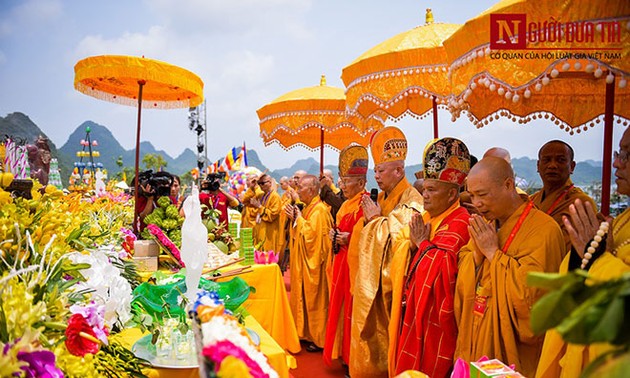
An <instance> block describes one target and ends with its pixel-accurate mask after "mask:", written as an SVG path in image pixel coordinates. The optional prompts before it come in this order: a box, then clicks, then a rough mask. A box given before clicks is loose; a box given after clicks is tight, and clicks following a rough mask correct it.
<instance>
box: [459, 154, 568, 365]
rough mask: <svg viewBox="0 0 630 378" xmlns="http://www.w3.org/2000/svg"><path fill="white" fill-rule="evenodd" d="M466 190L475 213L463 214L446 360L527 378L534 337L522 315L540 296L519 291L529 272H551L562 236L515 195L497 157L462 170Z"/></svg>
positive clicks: (538, 342) (537, 345)
mask: <svg viewBox="0 0 630 378" xmlns="http://www.w3.org/2000/svg"><path fill="white" fill-rule="evenodd" d="M468 191H469V193H470V195H471V199H472V203H473V205H474V206H475V207H476V208H477V210H478V211H479V212H480V214H481V215H472V216H471V218H470V226H469V227H468V230H469V232H470V236H471V240H470V242H469V243H468V244H467V245H466V246H465V247H464V248H462V249H461V250H460V251H459V272H458V276H457V283H456V291H455V319H456V320H457V325H458V328H459V334H458V336H457V346H456V349H455V356H454V357H455V358H458V357H459V358H462V359H464V360H465V361H476V360H478V359H479V358H481V357H482V356H487V357H489V358H497V359H499V360H501V361H503V362H504V363H506V364H514V365H515V366H516V370H517V371H519V372H520V373H521V374H523V375H525V376H528V377H531V376H533V374H534V373H535V372H536V366H537V365H538V360H539V358H540V352H541V349H542V336H537V335H535V334H534V333H533V331H532V329H531V326H530V313H531V307H532V305H533V304H534V302H536V300H538V298H540V297H541V296H542V294H543V292H542V290H540V289H537V288H533V287H529V286H527V284H526V278H527V274H528V273H529V272H557V271H558V268H559V266H560V261H561V260H562V254H563V251H564V248H565V245H564V238H563V236H562V231H561V230H560V226H558V224H557V223H556V222H555V221H554V220H553V218H551V217H550V216H549V215H547V214H545V213H544V212H542V211H540V210H538V209H536V208H534V206H533V203H532V202H530V201H529V200H528V199H526V200H524V199H523V198H522V197H520V196H519V195H518V193H517V192H516V189H515V186H514V171H513V170H512V168H511V167H510V165H509V164H508V163H507V162H506V161H505V160H503V159H500V158H496V157H487V158H484V159H481V161H479V163H477V164H476V165H475V166H474V167H473V168H472V169H471V170H470V174H469V175H468ZM482 216H483V217H482ZM484 218H485V219H484ZM486 220H487V221H490V222H487V221H486Z"/></svg>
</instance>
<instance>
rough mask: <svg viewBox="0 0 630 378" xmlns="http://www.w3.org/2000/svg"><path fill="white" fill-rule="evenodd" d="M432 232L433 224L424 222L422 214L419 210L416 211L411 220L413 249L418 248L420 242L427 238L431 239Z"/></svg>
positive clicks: (410, 231)
mask: <svg viewBox="0 0 630 378" xmlns="http://www.w3.org/2000/svg"><path fill="white" fill-rule="evenodd" d="M430 234H431V225H430V224H428V223H427V224H424V220H423V219H422V215H421V214H420V213H418V212H414V213H413V215H412V216H411V220H410V221H409V240H410V241H411V248H412V250H414V251H415V250H416V249H418V246H419V245H420V243H422V242H423V241H425V240H429V235H430Z"/></svg>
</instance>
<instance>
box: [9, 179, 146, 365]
mask: <svg viewBox="0 0 630 378" xmlns="http://www.w3.org/2000/svg"><path fill="white" fill-rule="evenodd" d="M40 188H41V186H39V184H38V183H37V182H35V184H34V188H33V190H32V192H31V194H32V199H30V200H26V199H24V198H12V197H11V196H10V195H8V193H6V192H4V191H2V190H0V257H1V258H0V376H3V377H4V376H48V377H62V376H67V377H103V376H105V377H119V376H123V375H129V376H138V377H141V376H144V374H143V372H142V369H143V368H145V367H146V366H147V365H146V362H145V361H143V360H140V359H137V358H136V357H135V356H134V355H133V353H131V352H130V351H129V350H127V349H125V348H124V347H123V346H122V345H121V344H119V343H117V342H113V341H111V340H110V338H109V335H110V334H113V333H115V332H116V330H117V329H120V328H122V327H123V326H124V324H125V323H126V322H127V321H128V319H129V318H130V314H129V302H130V300H131V288H132V287H133V286H135V285H136V284H137V281H138V279H139V277H137V275H135V272H134V270H133V268H132V265H131V264H128V263H126V262H125V261H123V260H121V259H120V258H119V252H120V250H122V248H119V247H114V246H118V245H120V243H121V240H120V239H119V236H118V235H116V234H114V233H111V232H110V230H112V229H114V230H115V229H119V228H120V227H122V226H123V224H124V223H125V222H128V221H129V220H130V219H131V216H132V211H133V208H132V207H128V206H125V203H123V202H115V201H112V200H110V199H107V198H103V199H98V200H95V201H88V200H86V198H84V197H82V196H81V195H79V194H70V195H63V194H62V193H61V192H60V191H58V190H55V191H53V190H48V189H47V190H46V191H44V192H42V191H40ZM102 245H107V246H108V247H106V248H94V246H102Z"/></svg>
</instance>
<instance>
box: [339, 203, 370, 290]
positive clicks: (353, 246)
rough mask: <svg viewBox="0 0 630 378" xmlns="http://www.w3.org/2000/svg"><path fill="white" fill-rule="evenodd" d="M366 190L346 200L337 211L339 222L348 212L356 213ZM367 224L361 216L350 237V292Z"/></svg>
mask: <svg viewBox="0 0 630 378" xmlns="http://www.w3.org/2000/svg"><path fill="white" fill-rule="evenodd" d="M364 194H365V192H361V193H359V194H357V195H356V196H354V197H352V198H350V199H347V200H345V201H344V202H343V203H342V204H341V207H340V208H339V211H338V212H337V222H339V221H340V220H341V219H342V218H343V217H344V216H345V215H346V214H350V213H351V214H356V213H357V212H358V211H359V209H360V206H361V198H362V197H363V195H364ZM364 224H365V218H364V217H361V218H359V221H358V222H357V223H355V225H354V227H353V228H352V235H353V237H351V238H350V244H348V271H349V274H350V293H353V292H354V291H353V288H354V280H355V278H356V275H357V270H358V269H359V254H360V253H361V249H360V247H359V241H360V240H361V230H363V225H364Z"/></svg>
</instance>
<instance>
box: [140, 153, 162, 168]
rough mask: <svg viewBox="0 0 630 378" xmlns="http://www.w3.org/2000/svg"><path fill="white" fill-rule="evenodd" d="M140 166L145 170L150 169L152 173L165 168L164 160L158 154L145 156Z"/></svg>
mask: <svg viewBox="0 0 630 378" xmlns="http://www.w3.org/2000/svg"><path fill="white" fill-rule="evenodd" d="M142 164H144V166H145V168H146V169H152V170H153V171H154V172H157V171H159V170H161V169H162V168H166V166H167V163H166V160H164V158H163V157H162V155H159V154H146V155H144V157H142Z"/></svg>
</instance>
